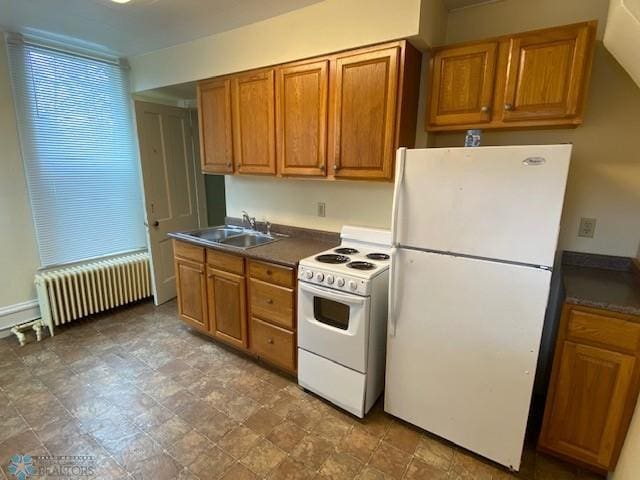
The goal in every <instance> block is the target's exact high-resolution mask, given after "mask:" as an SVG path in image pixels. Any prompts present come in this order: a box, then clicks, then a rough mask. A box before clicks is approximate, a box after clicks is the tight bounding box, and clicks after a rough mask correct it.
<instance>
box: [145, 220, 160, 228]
mask: <svg viewBox="0 0 640 480" xmlns="http://www.w3.org/2000/svg"><path fill="white" fill-rule="evenodd" d="M144 226H145V227H149V226H151V227H159V226H160V222H159V221H158V220H156V221H155V222H153V223H152V224H151V225H149V224H148V223H147V222H144Z"/></svg>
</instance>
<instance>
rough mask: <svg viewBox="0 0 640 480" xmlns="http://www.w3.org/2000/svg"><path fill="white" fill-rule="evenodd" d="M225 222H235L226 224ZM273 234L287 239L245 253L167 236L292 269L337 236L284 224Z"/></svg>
mask: <svg viewBox="0 0 640 480" xmlns="http://www.w3.org/2000/svg"><path fill="white" fill-rule="evenodd" d="M227 220H235V219H227ZM229 223H235V222H233V221H230V222H229ZM273 232H274V233H283V234H286V235H287V236H286V237H281V238H279V239H278V240H277V241H275V242H272V243H267V244H264V245H259V246H257V247H252V248H247V249H246V250H243V249H240V248H234V247H229V246H225V245H222V244H220V245H217V244H211V243H209V242H201V241H198V239H197V238H195V237H194V238H192V239H187V238H184V237H177V236H174V235H172V234H169V236H171V237H173V238H175V239H176V240H179V241H181V242H187V243H192V244H194V245H199V246H202V247H205V248H209V249H212V250H220V251H223V252H227V253H232V254H234V255H238V256H241V257H247V258H252V259H255V260H262V261H265V262H270V263H276V264H278V265H284V266H286V267H294V268H295V267H297V266H298V263H299V262H300V260H302V259H303V258H306V257H310V256H312V255H315V254H316V253H320V252H323V251H325V250H328V249H330V248H333V247H336V246H337V245H339V244H340V236H339V234H337V233H333V232H323V231H319V230H308V229H302V228H296V227H290V226H284V225H273Z"/></svg>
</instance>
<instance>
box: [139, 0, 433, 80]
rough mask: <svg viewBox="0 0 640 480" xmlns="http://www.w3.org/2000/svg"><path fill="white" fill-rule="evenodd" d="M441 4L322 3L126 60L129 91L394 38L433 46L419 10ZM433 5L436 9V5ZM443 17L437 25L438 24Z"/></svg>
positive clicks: (399, 0)
mask: <svg viewBox="0 0 640 480" xmlns="http://www.w3.org/2000/svg"><path fill="white" fill-rule="evenodd" d="M422 4H424V9H425V11H429V12H434V14H439V13H440V14H442V13H443V10H442V9H441V8H440V9H438V8H437V5H439V4H441V0H422V1H421V0H367V1H366V2H363V1H361V0H325V1H324V2H320V3H315V4H313V5H310V6H308V7H305V8H301V9H299V10H294V11H292V12H288V13H285V14H284V15H280V16H277V17H273V18H270V19H267V20H263V21H261V22H257V23H253V24H251V25H246V26H243V27H240V28H237V29H234V30H230V31H228V32H223V33H219V34H217V35H212V36H209V37H204V38H200V39H198V40H194V41H192V42H188V43H184V44H181V45H176V46H174V47H170V48H166V49H163V50H159V51H156V52H151V53H148V54H144V55H138V56H134V57H132V58H130V59H129V62H130V64H131V68H132V84H133V90H134V91H136V92H138V91H141V90H147V89H151V88H155V87H163V86H166V85H172V84H177V83H184V82H190V81H193V80H201V79H204V78H208V77H212V76H215V75H221V74H226V73H231V72H238V71H242V70H248V69H251V68H255V67H263V66H267V65H274V64H277V63H284V62H287V61H291V60H295V59H301V58H306V57H312V56H316V55H322V54H325V53H329V52H335V51H339V50H345V49H348V48H353V47H357V46H362V45H368V44H372V43H379V42H384V41H388V40H395V39H398V38H409V37H415V38H420V37H421V36H422V37H424V39H425V42H426V41H433V40H434V39H435V38H437V37H438V35H439V33H441V32H431V31H430V30H429V24H428V23H425V22H423V25H422V28H421V25H420V10H421V8H422ZM434 5H435V6H434ZM443 19H444V16H443V17H442V18H441V21H440V22H439V23H436V24H437V25H440V26H441V25H442V23H443Z"/></svg>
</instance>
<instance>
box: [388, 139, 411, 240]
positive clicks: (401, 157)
mask: <svg viewBox="0 0 640 480" xmlns="http://www.w3.org/2000/svg"><path fill="white" fill-rule="evenodd" d="M406 154H407V149H406V148H404V147H400V148H399V149H398V152H397V153H396V181H395V184H394V186H393V206H392V208H391V246H392V247H396V246H397V243H398V239H397V237H398V201H399V196H400V187H401V186H402V182H403V180H404V163H405V157H406Z"/></svg>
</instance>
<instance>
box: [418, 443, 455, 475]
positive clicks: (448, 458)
mask: <svg viewBox="0 0 640 480" xmlns="http://www.w3.org/2000/svg"><path fill="white" fill-rule="evenodd" d="M415 455H416V457H418V458H419V459H420V460H422V461H423V462H425V463H427V464H429V465H431V466H434V467H436V468H438V469H440V470H449V468H450V467H451V462H452V460H453V447H451V446H450V445H448V444H446V443H444V442H443V441H440V440H437V439H435V438H433V437H431V436H426V435H423V436H422V437H421V438H420V441H419V442H418V446H417V448H416V451H415Z"/></svg>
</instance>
